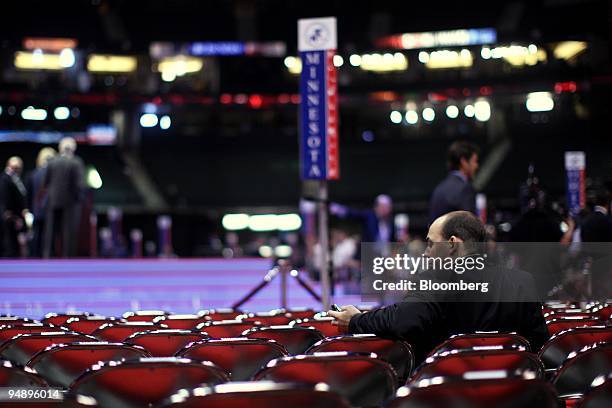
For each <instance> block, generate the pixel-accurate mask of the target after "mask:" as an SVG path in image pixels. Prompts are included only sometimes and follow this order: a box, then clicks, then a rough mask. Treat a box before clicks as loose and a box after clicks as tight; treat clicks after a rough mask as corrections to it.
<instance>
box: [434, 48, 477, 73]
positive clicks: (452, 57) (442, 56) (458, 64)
mask: <svg viewBox="0 0 612 408" xmlns="http://www.w3.org/2000/svg"><path fill="white" fill-rule="evenodd" d="M472 62H473V61H472V53H471V52H470V51H469V50H467V49H463V50H461V51H460V52H457V51H450V50H439V51H434V52H432V53H431V54H429V58H427V60H426V62H424V64H425V66H426V67H427V68H430V69H440V68H462V67H471V66H472Z"/></svg>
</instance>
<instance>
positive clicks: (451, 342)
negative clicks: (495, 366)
mask: <svg viewBox="0 0 612 408" xmlns="http://www.w3.org/2000/svg"><path fill="white" fill-rule="evenodd" d="M488 346H503V347H524V348H525V349H526V350H528V351H529V350H530V348H529V342H528V341H527V339H525V338H524V337H523V336H520V335H518V334H516V333H498V332H476V333H473V334H456V335H454V336H451V337H450V338H449V339H448V340H446V341H445V342H444V343H442V344H440V345H439V346H438V347H436V348H435V349H434V350H433V351H432V352H431V353H430V354H429V356H430V357H431V356H434V355H436V354H439V353H443V352H445V351H451V350H464V349H468V350H469V349H473V348H474V347H488Z"/></svg>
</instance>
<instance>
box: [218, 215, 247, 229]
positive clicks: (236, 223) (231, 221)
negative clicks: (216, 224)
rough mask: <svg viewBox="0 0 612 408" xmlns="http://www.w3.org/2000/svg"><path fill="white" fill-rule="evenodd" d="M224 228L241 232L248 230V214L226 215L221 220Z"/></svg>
mask: <svg viewBox="0 0 612 408" xmlns="http://www.w3.org/2000/svg"><path fill="white" fill-rule="evenodd" d="M221 225H223V228H225V229H226V230H229V231H239V230H243V229H247V228H248V226H249V215H248V214H225V215H224V216H223V218H222V219H221Z"/></svg>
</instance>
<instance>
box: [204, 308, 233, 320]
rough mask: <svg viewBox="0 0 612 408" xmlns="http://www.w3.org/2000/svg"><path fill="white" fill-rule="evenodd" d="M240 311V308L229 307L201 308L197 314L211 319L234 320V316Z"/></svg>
mask: <svg viewBox="0 0 612 408" xmlns="http://www.w3.org/2000/svg"><path fill="white" fill-rule="evenodd" d="M241 314H242V312H241V311H240V310H235V309H231V308H226V309H210V310H202V311H200V312H199V313H198V316H208V317H210V319H211V320H214V321H219V320H235V319H236V316H238V315H241Z"/></svg>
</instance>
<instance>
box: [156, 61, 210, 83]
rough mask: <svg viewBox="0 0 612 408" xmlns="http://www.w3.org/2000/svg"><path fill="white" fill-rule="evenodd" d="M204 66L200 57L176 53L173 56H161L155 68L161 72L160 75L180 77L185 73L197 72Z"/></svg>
mask: <svg viewBox="0 0 612 408" xmlns="http://www.w3.org/2000/svg"><path fill="white" fill-rule="evenodd" d="M203 66H204V61H203V60H202V59H201V58H196V57H189V56H186V55H176V56H173V57H166V58H162V60H161V61H160V62H159V64H158V65H157V70H158V71H159V72H161V74H162V77H165V78H166V79H164V80H167V79H168V78H170V77H172V75H174V77H180V76H183V75H186V74H192V73H194V72H199V71H201V70H202V67H203Z"/></svg>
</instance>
